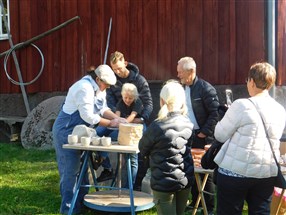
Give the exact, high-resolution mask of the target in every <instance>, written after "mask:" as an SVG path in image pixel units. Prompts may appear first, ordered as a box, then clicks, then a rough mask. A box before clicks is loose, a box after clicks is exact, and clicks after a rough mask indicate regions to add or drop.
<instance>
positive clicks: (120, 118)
mask: <svg viewBox="0 0 286 215" xmlns="http://www.w3.org/2000/svg"><path fill="white" fill-rule="evenodd" d="M117 119H118V120H119V123H127V119H125V118H122V117H119V118H117Z"/></svg>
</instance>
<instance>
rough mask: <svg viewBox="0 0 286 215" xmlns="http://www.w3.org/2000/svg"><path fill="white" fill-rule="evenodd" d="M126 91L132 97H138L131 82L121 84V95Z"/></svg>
mask: <svg viewBox="0 0 286 215" xmlns="http://www.w3.org/2000/svg"><path fill="white" fill-rule="evenodd" d="M127 92H129V93H130V94H131V95H132V96H133V97H134V99H135V100H136V99H138V97H139V94H138V90H137V87H136V86H135V85H134V84H132V83H125V84H123V86H122V89H121V95H123V94H124V93H127Z"/></svg>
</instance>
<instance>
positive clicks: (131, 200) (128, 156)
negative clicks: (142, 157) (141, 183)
mask: <svg viewBox="0 0 286 215" xmlns="http://www.w3.org/2000/svg"><path fill="white" fill-rule="evenodd" d="M127 173H128V184H129V195H130V208H131V214H132V215H135V207H134V196H133V181H132V174H131V162H130V154H127Z"/></svg>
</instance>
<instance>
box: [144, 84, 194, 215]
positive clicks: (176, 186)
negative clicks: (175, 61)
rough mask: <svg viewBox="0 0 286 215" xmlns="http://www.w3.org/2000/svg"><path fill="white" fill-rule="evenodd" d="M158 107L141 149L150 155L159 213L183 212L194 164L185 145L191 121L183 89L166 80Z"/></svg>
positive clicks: (179, 85) (190, 132) (152, 182)
mask: <svg viewBox="0 0 286 215" xmlns="http://www.w3.org/2000/svg"><path fill="white" fill-rule="evenodd" d="M160 106H161V109H160V111H159V114H158V118H157V119H156V120H155V121H154V122H152V123H151V124H150V125H149V126H148V128H147V130H146V131H145V133H144V134H143V137H142V138H141V140H140V142H139V149H140V153H141V154H142V156H143V157H145V158H148V159H149V166H150V169H151V188H152V191H153V196H154V202H155V204H156V208H157V212H158V214H159V215H160V214H174V215H181V214H184V210H185V208H186V203H187V201H188V197H189V192H190V187H191V186H192V185H193V183H194V165H193V160H192V157H191V155H190V149H189V147H188V146H187V143H188V139H189V138H190V137H191V135H192V129H193V124H192V123H191V122H190V120H189V118H188V117H187V116H186V113H187V108H186V104H185V92H184V89H183V87H182V86H181V84H179V83H178V82H174V81H169V82H167V84H165V85H164V86H163V88H162V90H161V92H160Z"/></svg>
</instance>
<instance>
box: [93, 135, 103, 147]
mask: <svg viewBox="0 0 286 215" xmlns="http://www.w3.org/2000/svg"><path fill="white" fill-rule="evenodd" d="M100 142H101V138H100V137H92V138H91V145H94V146H98V145H100Z"/></svg>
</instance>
